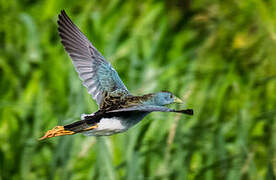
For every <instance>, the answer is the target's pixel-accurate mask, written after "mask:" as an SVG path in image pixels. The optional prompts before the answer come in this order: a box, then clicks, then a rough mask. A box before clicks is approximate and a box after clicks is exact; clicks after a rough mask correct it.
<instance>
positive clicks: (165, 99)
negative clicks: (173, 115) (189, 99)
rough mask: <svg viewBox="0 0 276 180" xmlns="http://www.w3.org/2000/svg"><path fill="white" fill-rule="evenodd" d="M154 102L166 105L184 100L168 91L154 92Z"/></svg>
mask: <svg viewBox="0 0 276 180" xmlns="http://www.w3.org/2000/svg"><path fill="white" fill-rule="evenodd" d="M152 103H154V104H155V105H158V106H164V105H168V104H172V103H183V101H182V100H181V99H180V98H178V97H176V96H175V95H173V93H171V92H168V91H162V92H158V93H154V94H153V96H152Z"/></svg>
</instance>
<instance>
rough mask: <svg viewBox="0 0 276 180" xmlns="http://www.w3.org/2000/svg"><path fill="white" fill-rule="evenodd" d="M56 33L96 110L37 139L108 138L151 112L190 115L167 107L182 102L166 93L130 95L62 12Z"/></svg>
mask: <svg viewBox="0 0 276 180" xmlns="http://www.w3.org/2000/svg"><path fill="white" fill-rule="evenodd" d="M57 23H58V33H59V36H60V38H61V43H62V44H63V46H64V49H65V51H66V52H67V53H68V54H69V56H70V58H71V60H72V64H73V66H74V67H75V69H76V71H77V73H78V75H79V78H80V79H81V81H82V84H83V85H84V86H85V87H86V88H87V91H88V93H89V94H90V95H91V96H92V98H93V99H94V100H95V101H96V103H97V105H98V110H97V111H96V112H95V113H92V114H82V115H81V117H80V120H79V121H76V122H73V123H71V124H67V125H64V126H56V127H54V128H53V129H51V130H48V131H47V132H46V133H45V135H44V136H43V137H41V138H40V139H39V140H44V139H47V138H52V137H57V136H64V135H73V134H77V133H82V134H84V135H87V136H109V135H113V134H116V133H122V132H125V131H127V130H128V129H129V128H130V127H132V126H134V125H135V124H137V123H138V122H140V121H141V120H142V119H144V117H145V116H146V115H148V114H149V113H151V112H156V111H159V112H175V113H182V114H187V115H193V109H184V110H175V109H170V108H168V107H167V105H169V104H172V103H183V101H182V100H181V99H180V98H178V97H176V96H175V95H174V94H173V93H171V92H169V91H161V92H156V93H150V94H146V95H141V96H134V95H132V94H131V93H130V92H129V91H128V89H127V88H126V86H125V85H124V83H123V82H122V80H121V79H120V77H119V75H118V73H117V72H116V70H115V69H114V68H113V67H112V65H111V64H110V63H109V62H108V61H106V60H105V58H104V57H103V56H102V54H101V53H100V52H99V51H98V50H97V49H96V48H95V47H94V46H93V45H92V43H91V42H90V41H89V40H88V39H87V37H86V36H85V35H84V34H83V33H82V32H81V30H80V29H79V28H78V27H77V26H76V25H75V24H74V23H73V21H72V20H71V19H70V18H69V17H68V15H67V14H66V12H65V11H64V10H61V12H60V13H59V15H58V21H57Z"/></svg>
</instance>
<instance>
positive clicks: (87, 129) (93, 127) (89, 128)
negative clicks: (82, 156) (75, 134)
mask: <svg viewBox="0 0 276 180" xmlns="http://www.w3.org/2000/svg"><path fill="white" fill-rule="evenodd" d="M97 127H99V125H98V124H96V125H94V126H90V127H88V128H85V129H84V130H83V131H89V130H92V129H95V128H97Z"/></svg>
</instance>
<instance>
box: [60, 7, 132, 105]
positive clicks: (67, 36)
mask: <svg viewBox="0 0 276 180" xmlns="http://www.w3.org/2000/svg"><path fill="white" fill-rule="evenodd" d="M58 32H59V36H60V37H61V42H62V44H63V46H64V48H65V50H66V51H67V53H68V54H69V55H70V57H71V59H72V62H73V65H74V66H75V68H76V70H77V72H78V74H79V77H80V79H81V80H82V82H83V85H84V86H85V87H86V88H87V90H88V93H89V94H91V96H92V98H93V99H95V100H96V102H97V104H98V105H99V106H100V105H101V103H102V100H103V98H104V95H105V94H106V93H107V94H108V93H111V92H114V91H115V92H117V91H119V92H121V93H124V94H129V92H128V90H127V88H126V87H125V85H124V83H123V82H122V80H121V79H120V77H119V75H118V73H117V72H116V71H115V70H114V69H113V68H112V66H111V64H110V63H109V62H107V61H106V60H105V59H104V57H103V56H102V55H101V53H100V52H98V51H97V49H96V48H95V47H94V46H93V45H92V44H91V42H89V40H88V39H87V38H86V37H85V36H84V35H83V34H82V32H81V31H80V30H79V28H78V27H77V26H76V25H75V24H74V23H73V22H72V21H71V20H70V18H69V17H68V16H67V14H66V13H65V11H64V10H62V11H61V13H60V14H59V16H58Z"/></svg>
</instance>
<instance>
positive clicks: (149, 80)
mask: <svg viewBox="0 0 276 180" xmlns="http://www.w3.org/2000/svg"><path fill="white" fill-rule="evenodd" d="M61 9H65V10H66V12H67V13H68V14H69V16H70V17H71V18H72V19H73V21H74V22H75V23H76V24H77V25H78V26H79V27H80V29H81V30H82V31H83V32H84V33H85V34H86V35H87V37H88V38H89V39H90V40H91V42H92V43H93V44H94V45H95V46H96V47H97V48H98V50H100V51H101V52H102V54H103V55H104V56H105V57H106V59H107V60H108V61H110V62H111V63H112V64H113V66H114V68H115V69H116V70H117V71H118V73H119V75H120V76H121V78H122V80H123V81H124V83H125V84H126V86H127V87H128V89H129V90H130V91H131V92H132V93H133V94H143V93H150V92H157V91H161V90H168V91H171V92H173V93H174V94H176V95H178V96H180V97H182V98H183V99H185V100H186V102H187V104H186V107H189V108H193V109H194V111H195V115H194V116H193V117H188V116H185V115H181V116H179V115H176V114H169V113H152V114H150V115H149V116H147V117H146V118H145V119H144V120H143V121H142V122H141V123H140V124H138V125H137V126H135V127H134V128H132V129H130V130H129V131H128V132H126V133H123V134H118V135H114V136H111V137H101V138H95V137H85V136H83V135H74V136H68V137H57V138H53V139H49V140H46V141H42V142H40V141H38V140H37V139H38V138H39V137H41V136H42V135H43V133H44V132H45V131H46V130H48V129H50V128H52V127H54V126H56V125H57V124H66V123H70V122H73V121H75V120H77V119H78V118H79V116H80V114H81V113H91V112H94V111H96V110H97V106H96V104H95V102H94V101H92V99H91V98H90V96H89V95H88V93H87V91H86V89H85V88H84V87H83V86H82V85H81V82H80V80H79V79H78V76H77V73H76V72H75V70H74V68H73V66H72V64H71V60H70V59H69V57H68V55H67V54H66V53H65V51H64V49H63V47H62V44H61V43H60V39H59V37H58V33H57V23H56V21H57V15H58V13H59V12H60V10H61ZM0 19H1V20H0V144H1V145H0V179H3V180H5V179H28V180H32V179H64V180H65V179H66V180H67V179H74V180H81V179H128V180H134V179H177V180H185V179H206V180H211V179H229V180H232V179H233V180H236V179H275V173H276V154H275V150H276V131H275V130H276V122H275V121H276V81H275V79H276V59H275V58H276V1H275V0H268V1H261V0H248V1H231V0H225V1H219V0H214V1H199V0H195V1H189V0H186V1H177V0H173V1H164V2H163V1H152V0H147V1H143V2H140V1H127V2H124V1H120V0H114V1H111V2H109V1H107V0H104V1H95V0H92V1H89V2H87V1H84V0H79V1H73V0H70V1H65V0H62V1H58V2H57V1H53V0H45V1H30V0H29V1H27V0H26V1H1V2H0ZM178 108H181V107H178Z"/></svg>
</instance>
